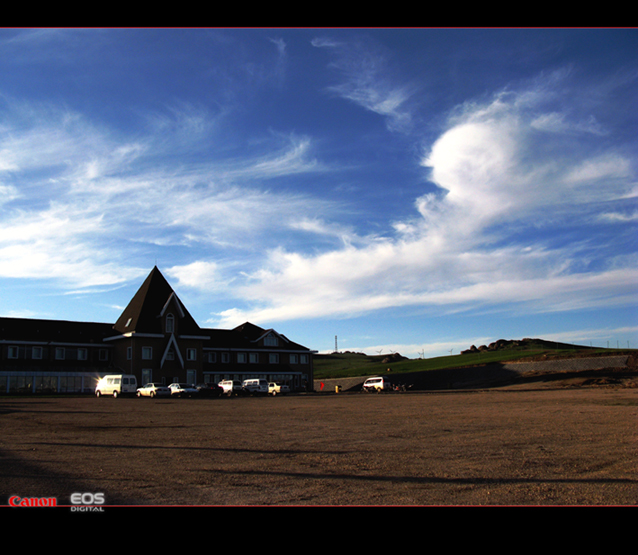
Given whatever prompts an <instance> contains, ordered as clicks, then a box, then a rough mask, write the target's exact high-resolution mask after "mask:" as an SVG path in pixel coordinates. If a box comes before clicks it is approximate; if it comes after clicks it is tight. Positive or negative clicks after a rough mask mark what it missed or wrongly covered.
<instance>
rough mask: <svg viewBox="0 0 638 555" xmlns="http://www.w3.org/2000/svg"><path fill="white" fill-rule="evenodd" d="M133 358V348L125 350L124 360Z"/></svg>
mask: <svg viewBox="0 0 638 555" xmlns="http://www.w3.org/2000/svg"><path fill="white" fill-rule="evenodd" d="M132 358H133V347H127V348H126V360H131V359H132Z"/></svg>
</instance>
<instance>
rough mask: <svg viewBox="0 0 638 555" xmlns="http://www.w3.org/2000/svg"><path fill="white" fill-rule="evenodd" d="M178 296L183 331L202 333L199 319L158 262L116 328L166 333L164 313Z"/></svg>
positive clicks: (121, 331) (120, 330)
mask: <svg viewBox="0 0 638 555" xmlns="http://www.w3.org/2000/svg"><path fill="white" fill-rule="evenodd" d="M172 299H173V300H174V301H175V303H176V304H177V307H178V314H176V317H177V318H179V326H180V334H184V333H187V334H191V333H199V331H200V329H199V326H198V325H197V322H195V320H194V319H193V317H192V316H191V315H190V314H189V312H188V310H186V308H185V307H184V305H183V304H182V303H181V301H180V300H179V298H178V297H177V295H176V294H175V291H173V288H172V287H171V286H170V285H169V283H168V281H166V278H164V276H163V275H162V272H160V271H159V269H158V268H157V266H155V267H154V268H153V269H152V270H151V273H150V274H149V275H148V277H147V278H146V279H145V280H144V283H142V286H141V287H140V288H139V289H138V290H137V293H135V295H134V296H133V298H132V299H131V302H129V304H128V306H127V307H126V308H125V309H124V312H122V314H121V315H120V317H119V318H118V319H117V322H115V325H114V326H113V329H114V330H116V331H118V332H120V333H131V332H136V333H163V331H164V330H163V329H162V323H161V320H160V316H162V315H163V314H164V311H165V310H166V307H167V305H168V303H169V302H170V301H171V300H172Z"/></svg>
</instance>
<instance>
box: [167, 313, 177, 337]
mask: <svg viewBox="0 0 638 555" xmlns="http://www.w3.org/2000/svg"><path fill="white" fill-rule="evenodd" d="M174 331H175V317H174V316H173V315H172V314H169V315H168V316H167V317H166V333H173V332H174Z"/></svg>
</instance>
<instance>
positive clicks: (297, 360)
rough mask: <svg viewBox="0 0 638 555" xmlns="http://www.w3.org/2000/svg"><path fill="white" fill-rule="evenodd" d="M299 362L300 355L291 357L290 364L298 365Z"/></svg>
mask: <svg viewBox="0 0 638 555" xmlns="http://www.w3.org/2000/svg"><path fill="white" fill-rule="evenodd" d="M298 362H299V355H290V364H297V363H298Z"/></svg>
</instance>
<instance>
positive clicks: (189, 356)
mask: <svg viewBox="0 0 638 555" xmlns="http://www.w3.org/2000/svg"><path fill="white" fill-rule="evenodd" d="M186 360H197V349H186Z"/></svg>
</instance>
